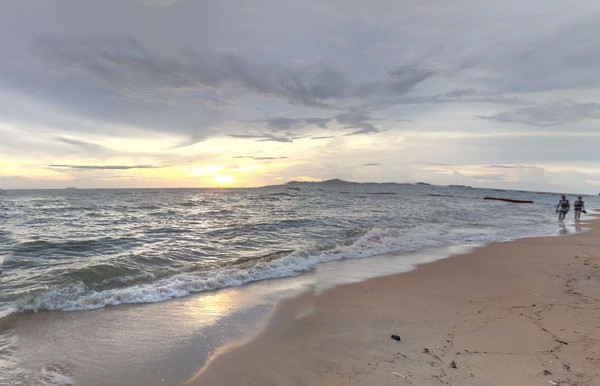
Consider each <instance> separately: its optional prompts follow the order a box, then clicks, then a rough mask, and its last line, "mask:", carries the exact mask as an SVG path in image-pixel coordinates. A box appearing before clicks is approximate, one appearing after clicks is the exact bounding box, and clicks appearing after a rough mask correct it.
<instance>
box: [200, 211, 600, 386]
mask: <svg viewBox="0 0 600 386" xmlns="http://www.w3.org/2000/svg"><path fill="white" fill-rule="evenodd" d="M585 226H586V227H591V228H592V229H591V230H590V231H588V232H584V233H578V234H573V235H566V236H562V237H546V238H531V239H523V240H518V241H515V242H510V243H496V244H491V245H488V246H485V247H482V248H479V249H477V250H475V251H474V252H473V253H470V254H467V255H460V256H454V257H451V258H449V259H445V260H441V261H437V262H435V263H431V264H426V265H423V266H421V267H419V268H418V269H417V270H415V271H412V272H409V273H404V274H399V275H394V276H388V277H383V278H377V279H372V280H368V281H366V282H363V283H358V284H350V285H344V286H339V287H336V288H333V289H330V290H328V291H326V292H324V293H322V294H310V293H308V294H305V295H303V296H301V297H298V298H295V299H290V300H288V301H285V302H283V303H281V304H280V305H279V307H278V308H277V310H276V312H275V314H274V316H273V318H272V320H271V322H270V323H269V325H268V326H267V328H266V329H265V330H264V331H263V332H262V333H261V334H260V335H259V336H257V337H256V338H255V339H253V340H252V341H250V342H248V343H245V344H242V345H237V346H231V347H227V348H225V349H223V350H221V351H220V352H219V353H218V354H217V355H215V356H214V357H213V358H212V360H211V361H209V363H208V365H207V366H206V367H205V368H204V369H202V371H200V372H199V373H198V374H197V375H196V376H195V377H194V378H193V379H192V380H190V381H189V383H188V384H189V385H261V386H264V385H278V386H282V385H404V384H406V385H410V384H413V385H440V384H450V385H478V386H481V385H544V384H546V385H547V384H555V385H557V384H558V385H600V381H599V380H600V323H598V321H600V221H594V222H591V223H588V224H586V225H585ZM392 335H397V336H398V337H399V338H400V340H396V339H393V338H392V337H391V336H392Z"/></svg>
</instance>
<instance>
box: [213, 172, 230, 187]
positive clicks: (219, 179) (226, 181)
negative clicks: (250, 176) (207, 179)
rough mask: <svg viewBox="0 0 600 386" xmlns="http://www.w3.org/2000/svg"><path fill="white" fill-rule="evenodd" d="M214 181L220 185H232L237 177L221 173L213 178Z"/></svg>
mask: <svg viewBox="0 0 600 386" xmlns="http://www.w3.org/2000/svg"><path fill="white" fill-rule="evenodd" d="M212 182H213V183H214V184H218V185H231V184H233V183H234V182H235V177H234V176H230V175H227V174H219V175H218V176H215V178H213V179H212Z"/></svg>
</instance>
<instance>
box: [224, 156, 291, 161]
mask: <svg viewBox="0 0 600 386" xmlns="http://www.w3.org/2000/svg"><path fill="white" fill-rule="evenodd" d="M233 158H246V159H253V160H257V161H272V160H280V159H287V158H289V157H260V156H250V155H238V156H235V157H233Z"/></svg>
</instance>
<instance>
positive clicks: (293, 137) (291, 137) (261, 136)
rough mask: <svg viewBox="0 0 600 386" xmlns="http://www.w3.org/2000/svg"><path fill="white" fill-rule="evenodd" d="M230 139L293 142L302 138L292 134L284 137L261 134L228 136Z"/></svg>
mask: <svg viewBox="0 0 600 386" xmlns="http://www.w3.org/2000/svg"><path fill="white" fill-rule="evenodd" d="M229 136H230V137H232V138H247V139H255V140H257V141H260V142H284V143H285V142H294V140H296V139H300V138H303V137H301V136H297V135H294V134H290V133H286V134H285V135H275V134H272V133H262V134H229Z"/></svg>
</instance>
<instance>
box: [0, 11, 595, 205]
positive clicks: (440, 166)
mask: <svg viewBox="0 0 600 386" xmlns="http://www.w3.org/2000/svg"><path fill="white" fill-rule="evenodd" d="M599 36H600V2H596V1H587V0H586V1H584V0H581V1H573V0H569V1H554V0H535V1H533V0H530V1H523V0H519V1H512V0H501V1H492V0H489V1H475V0H463V1H461V0H454V1H445V0H444V1H442V0H439V1H438V0H430V1H428V0H410V1H409V0H371V1H363V0H319V1H310V0H302V1H300V0H298V1H285V0H257V1H256V0H255V1H247V0H220V1H214V0H210V1H201V0H102V1H99V0H98V1H93V0H52V1H48V0H2V1H0V178H1V181H2V188H4V189H11V188H63V187H67V186H74V187H80V188H92V187H209V186H262V185H270V184H281V183H285V182H287V181H290V180H312V181H314V180H323V179H330V178H341V179H345V180H350V181H356V182H418V181H423V182H429V183H433V184H442V185H446V184H464V185H472V186H477V187H495V188H508V189H526V190H541V191H553V192H569V193H591V194H597V193H598V192H599V191H600V130H599V126H598V124H599V123H600V92H599V91H600V43H599V42H598V37H599Z"/></svg>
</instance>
